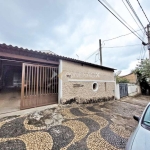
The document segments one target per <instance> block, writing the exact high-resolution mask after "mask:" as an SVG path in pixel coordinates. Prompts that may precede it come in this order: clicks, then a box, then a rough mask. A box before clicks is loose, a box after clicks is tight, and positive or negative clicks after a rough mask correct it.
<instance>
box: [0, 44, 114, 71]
mask: <svg viewBox="0 0 150 150" xmlns="http://www.w3.org/2000/svg"><path fill="white" fill-rule="evenodd" d="M0 47H2V48H7V49H12V50H19V51H23V52H27V53H30V52H31V53H35V54H43V55H48V56H52V57H55V58H58V59H62V60H67V61H71V62H77V63H81V64H85V65H90V66H95V67H99V68H102V69H108V70H115V69H114V68H110V67H106V66H101V65H97V64H93V63H89V62H85V61H82V60H77V59H74V58H69V57H65V56H60V55H57V54H55V53H53V52H52V53H46V52H42V51H37V50H29V49H24V48H22V47H20V48H19V47H17V46H12V45H6V44H5V43H4V44H0Z"/></svg>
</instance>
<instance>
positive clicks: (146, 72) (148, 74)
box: [134, 59, 150, 83]
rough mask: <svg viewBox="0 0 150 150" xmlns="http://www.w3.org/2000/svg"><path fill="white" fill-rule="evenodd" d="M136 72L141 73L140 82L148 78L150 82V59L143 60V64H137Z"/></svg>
mask: <svg viewBox="0 0 150 150" xmlns="http://www.w3.org/2000/svg"><path fill="white" fill-rule="evenodd" d="M134 73H135V74H137V75H139V78H138V80H139V82H140V81H142V80H143V79H146V81H147V82H148V83H150V60H148V59H146V60H143V61H141V64H140V65H138V66H137V68H136V69H135V70H134Z"/></svg>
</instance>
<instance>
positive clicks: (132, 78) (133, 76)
mask: <svg viewBox="0 0 150 150" xmlns="http://www.w3.org/2000/svg"><path fill="white" fill-rule="evenodd" d="M119 78H123V79H127V80H128V81H129V82H130V83H134V84H136V83H137V75H136V74H134V73H130V74H127V75H124V76H119Z"/></svg>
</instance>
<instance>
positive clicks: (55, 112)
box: [27, 107, 64, 127]
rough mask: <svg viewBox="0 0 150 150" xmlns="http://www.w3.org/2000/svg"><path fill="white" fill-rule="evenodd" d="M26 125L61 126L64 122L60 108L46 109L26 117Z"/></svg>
mask: <svg viewBox="0 0 150 150" xmlns="http://www.w3.org/2000/svg"><path fill="white" fill-rule="evenodd" d="M27 120H28V124H29V125H34V126H35V127H42V126H55V125H61V124H62V121H63V120H64V118H63V116H62V114H61V113H60V108H59V107H57V108H52V109H46V110H44V111H39V112H37V111H36V112H34V113H32V114H30V115H29V116H27Z"/></svg>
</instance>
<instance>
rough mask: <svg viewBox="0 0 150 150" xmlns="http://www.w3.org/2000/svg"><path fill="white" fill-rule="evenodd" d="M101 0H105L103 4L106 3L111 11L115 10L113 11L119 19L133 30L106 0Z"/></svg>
mask: <svg viewBox="0 0 150 150" xmlns="http://www.w3.org/2000/svg"><path fill="white" fill-rule="evenodd" d="M103 1H105V2H104V3H105V5H107V6H108V7H109V8H110V9H111V10H112V11H113V12H115V13H116V14H117V15H118V16H119V17H120V19H122V21H124V23H125V24H126V25H128V27H130V28H131V29H132V30H133V31H134V32H135V30H134V29H133V28H132V27H131V26H130V25H129V24H128V23H127V22H126V21H125V20H124V19H123V18H122V17H121V16H120V15H119V14H118V13H117V12H116V11H115V10H114V9H113V8H112V7H111V6H110V4H109V3H108V2H107V1H106V0H103ZM137 35H138V36H140V35H139V34H138V33H137ZM141 38H142V37H141Z"/></svg>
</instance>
